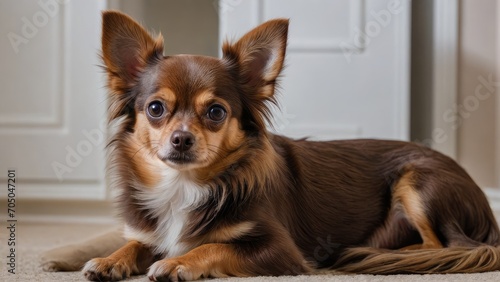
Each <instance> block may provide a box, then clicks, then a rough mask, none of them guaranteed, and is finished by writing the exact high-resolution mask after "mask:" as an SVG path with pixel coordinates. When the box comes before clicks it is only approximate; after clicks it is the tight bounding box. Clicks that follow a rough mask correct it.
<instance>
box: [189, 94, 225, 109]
mask: <svg viewBox="0 0 500 282" xmlns="http://www.w3.org/2000/svg"><path fill="white" fill-rule="evenodd" d="M214 100H215V95H214V94H213V93H212V92H211V91H203V92H201V93H200V94H198V96H197V97H196V99H195V107H196V112H197V113H198V114H201V115H203V114H204V112H205V110H206V107H207V106H209V105H210V103H212V102H214ZM218 102H219V101H218ZM224 104H225V103H224ZM224 106H226V105H224Z"/></svg>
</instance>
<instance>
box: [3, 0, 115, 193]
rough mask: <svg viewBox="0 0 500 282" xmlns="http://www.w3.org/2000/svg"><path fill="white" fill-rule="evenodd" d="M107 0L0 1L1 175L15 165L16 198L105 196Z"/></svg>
mask: <svg viewBox="0 0 500 282" xmlns="http://www.w3.org/2000/svg"><path fill="white" fill-rule="evenodd" d="M105 2H106V1H99V0H90V1H88V0H86V1H66V0H39V1H32V0H16V1H1V2H0V57H1V63H0V85H1V100H0V176H1V178H2V179H3V180H5V179H6V177H7V170H8V169H15V170H16V176H17V177H16V178H17V196H18V197H22V198H23V199H24V198H33V199H43V198H47V199H103V198H105V196H106V189H105V185H104V158H103V154H104V153H103V147H104V145H105V140H104V125H105V123H104V122H105V108H106V101H105V95H104V94H105V90H104V88H103V86H104V84H103V82H102V77H103V75H102V71H101V69H100V68H99V66H98V65H99V64H100V62H99V56H98V51H99V49H100V30H101V27H100V23H101V13H100V11H101V10H102V9H103V8H104V6H105ZM2 182H3V181H2ZM0 195H2V196H5V189H2V190H1V194H0Z"/></svg>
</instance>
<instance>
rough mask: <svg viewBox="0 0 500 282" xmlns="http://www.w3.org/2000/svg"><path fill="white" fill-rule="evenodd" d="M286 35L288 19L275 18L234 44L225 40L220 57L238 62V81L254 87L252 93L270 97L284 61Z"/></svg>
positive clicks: (265, 97)
mask: <svg viewBox="0 0 500 282" xmlns="http://www.w3.org/2000/svg"><path fill="white" fill-rule="evenodd" d="M287 35H288V20H287V19H275V20H270V21H267V22H265V23H263V24H261V25H259V26H258V27H256V28H254V29H253V30H251V31H250V32H248V33H247V34H245V35H244V36H243V37H242V38H241V39H240V40H238V41H237V42H236V43H234V44H229V43H227V42H226V43H224V45H223V47H222V51H223V59H225V60H229V61H230V62H233V63H236V64H237V69H238V71H239V76H240V79H241V81H240V83H241V84H243V85H245V86H247V87H251V88H253V89H252V92H254V93H253V95H257V96H259V97H260V98H263V99H264V100H265V99H269V98H270V97H272V96H273V94H274V88H275V84H276V79H277V78H278V76H279V74H280V72H281V69H282V68H283V62H284V60H285V52H286V42H287ZM254 98H256V97H254Z"/></svg>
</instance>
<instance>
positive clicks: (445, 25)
mask: <svg viewBox="0 0 500 282" xmlns="http://www.w3.org/2000/svg"><path fill="white" fill-rule="evenodd" d="M458 8H459V4H458V0H440V1H434V13H433V21H434V27H433V36H432V37H433V38H432V40H433V47H432V49H433V51H432V53H433V69H434V72H433V95H432V97H433V98H432V99H433V105H434V106H433V113H432V114H433V124H432V130H436V129H442V130H444V132H446V135H447V140H446V141H445V142H441V143H438V142H436V140H433V141H434V142H433V148H434V149H436V150H438V151H440V152H442V153H444V154H446V155H448V156H450V157H452V158H455V159H456V157H457V131H456V129H454V128H453V123H452V122H446V121H445V119H444V118H443V116H444V114H445V113H446V112H447V111H449V110H450V109H452V107H453V106H454V105H455V104H456V103H457V97H458V96H457V71H458V36H459V33H458V28H459V9H458Z"/></svg>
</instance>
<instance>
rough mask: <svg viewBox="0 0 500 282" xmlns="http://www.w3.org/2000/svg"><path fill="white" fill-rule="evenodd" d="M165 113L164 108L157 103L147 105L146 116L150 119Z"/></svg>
mask: <svg viewBox="0 0 500 282" xmlns="http://www.w3.org/2000/svg"><path fill="white" fill-rule="evenodd" d="M164 112H165V107H164V106H163V104H162V103H161V102H159V101H153V102H151V103H149V106H148V114H149V116H150V117H152V118H159V117H161V116H162V115H163V113H164Z"/></svg>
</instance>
